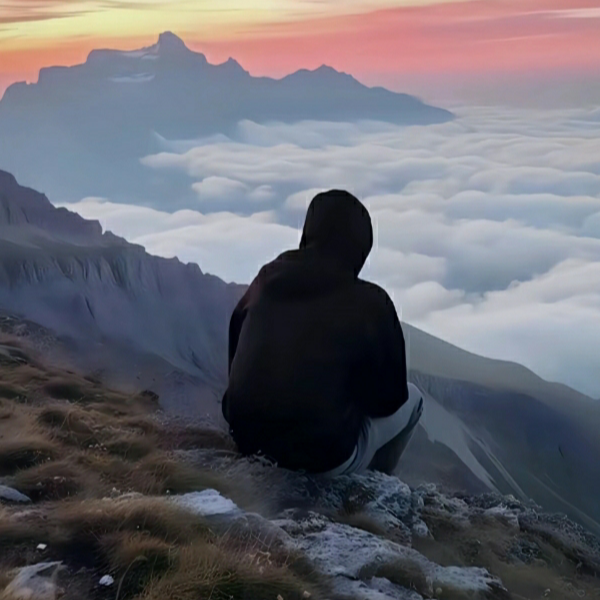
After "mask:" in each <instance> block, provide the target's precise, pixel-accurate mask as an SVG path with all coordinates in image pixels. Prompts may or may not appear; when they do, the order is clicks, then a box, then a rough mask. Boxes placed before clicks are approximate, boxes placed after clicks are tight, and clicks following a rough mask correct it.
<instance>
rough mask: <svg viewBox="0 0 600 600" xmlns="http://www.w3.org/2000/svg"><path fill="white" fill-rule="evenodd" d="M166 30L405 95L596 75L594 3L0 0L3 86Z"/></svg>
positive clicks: (252, 64)
mask: <svg viewBox="0 0 600 600" xmlns="http://www.w3.org/2000/svg"><path fill="white" fill-rule="evenodd" d="M164 30H172V31H173V32H174V33H176V34H178V35H179V36H181V37H182V38H184V39H185V41H186V42H187V43H188V45H189V46H190V47H192V48H193V49H196V50H199V51H203V52H204V53H205V54H206V55H207V56H208V58H209V60H211V61H213V62H220V61H222V60H226V59H227V58H228V57H229V56H233V57H234V58H236V59H237V60H238V61H239V62H240V63H241V64H242V65H243V66H244V67H245V68H246V69H248V70H249V71H250V72H251V73H252V74H256V75H265V74H266V75H272V76H276V77H278V76H283V75H285V74H287V73H289V72H291V71H294V70H296V69H298V68H301V67H305V68H316V67H318V66H320V65H321V64H323V63H327V64H329V65H331V66H333V67H335V68H337V69H339V70H343V71H346V72H350V73H352V74H353V75H355V76H356V77H358V78H359V79H360V80H361V81H363V82H365V83H367V84H371V85H375V84H381V85H385V86H387V87H390V88H392V89H398V90H402V91H413V92H419V91H423V92H427V90H429V91H430V92H431V90H432V89H434V90H437V91H438V92H439V88H440V85H443V86H444V87H447V88H452V87H453V86H454V87H457V85H458V83H460V88H461V89H462V90H468V89H470V86H471V87H472V86H475V87H476V88H478V89H479V90H480V91H481V90H482V89H483V90H484V91H485V90H486V89H488V88H490V87H492V88H494V90H497V91H498V92H500V91H501V90H502V89H504V88H505V87H506V80H507V78H514V79H515V80H519V81H520V82H521V83H522V84H523V85H525V84H527V85H529V86H531V85H532V78H533V81H534V82H535V81H538V80H539V81H541V82H542V83H544V82H546V83H547V82H548V81H556V80H561V78H563V79H564V80H565V81H567V80H568V81H569V87H571V88H573V87H574V86H575V87H578V89H579V88H581V87H582V86H583V88H585V89H588V87H589V85H590V79H592V78H594V75H595V79H596V80H597V73H598V72H600V0H467V1H465V0H463V1H457V0H446V1H443V0H344V2H340V1H339V0H168V1H167V0H2V1H0V93H1V90H2V89H3V88H4V87H6V86H7V85H8V84H10V83H11V82H13V81H15V80H28V81H35V80H36V79H37V73H38V70H39V68H40V67H42V66H48V65H57V64H64V65H71V64H76V63H79V62H83V61H84V60H85V58H86V56H87V54H88V53H89V51H90V50H92V49H94V48H98V47H114V48H122V49H133V48H138V47H141V46H143V45H149V44H151V43H153V42H154V41H155V40H156V37H157V35H158V34H159V33H160V32H162V31H164ZM584 91H585V90H584ZM430 95H431V94H430Z"/></svg>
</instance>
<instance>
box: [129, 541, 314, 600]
mask: <svg viewBox="0 0 600 600" xmlns="http://www.w3.org/2000/svg"><path fill="white" fill-rule="evenodd" d="M288 561H289V557H286V556H285V555H281V556H277V555H271V554H270V553H268V552H242V551H239V550H237V549H236V548H232V547H230V546H227V545H223V544H220V543H206V542H199V543H195V544H192V545H190V546H187V547H185V548H182V549H181V551H180V554H179V559H178V561H177V566H176V567H175V568H174V569H173V570H172V571H171V572H169V574H168V575H167V576H165V577H162V578H157V579H155V580H153V581H151V582H150V584H149V586H148V587H147V589H146V590H145V592H144V593H143V594H142V595H141V596H140V600H142V599H143V600H165V599H166V598H171V599H177V600H197V599H198V598H211V599H214V600H267V599H272V600H276V599H277V598H278V597H281V598H285V599H286V600H306V598H313V599H314V600H318V599H319V598H323V597H324V591H325V590H324V586H323V585H322V584H319V583H315V582H312V581H307V580H305V579H303V578H302V576H300V575H298V574H297V573H295V572H294V565H293V561H292V562H288Z"/></svg>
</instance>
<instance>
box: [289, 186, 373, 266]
mask: <svg viewBox="0 0 600 600" xmlns="http://www.w3.org/2000/svg"><path fill="white" fill-rule="evenodd" d="M372 247H373V226H372V224H371V217H370V216H369V212H368V211H367V209H366V208H365V206H364V205H363V204H362V203H361V202H360V201H359V200H358V199H357V198H355V197H354V196H353V195H352V194H350V193H349V192H346V191H343V190H331V191H329V192H322V193H321V194H317V195H316V196H315V197H314V198H313V201H312V202H311V203H310V206H309V207H308V212H307V214H306V221H305V222H304V230H303V232H302V239H301V241H300V248H308V249H314V250H315V251H317V252H319V253H322V254H323V255H326V256H327V257H329V258H332V259H334V260H335V261H336V262H338V263H340V264H341V265H342V266H347V267H348V268H349V269H351V270H352V272H353V274H354V276H355V277H358V274H359V273H360V271H361V269H362V268H363V266H364V264H365V261H366V260H367V257H368V256H369V253H370V252H371V248H372Z"/></svg>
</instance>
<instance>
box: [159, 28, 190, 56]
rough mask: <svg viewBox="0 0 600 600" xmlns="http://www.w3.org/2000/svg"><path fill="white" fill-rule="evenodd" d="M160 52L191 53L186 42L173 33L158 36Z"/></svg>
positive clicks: (168, 32) (166, 32)
mask: <svg viewBox="0 0 600 600" xmlns="http://www.w3.org/2000/svg"><path fill="white" fill-rule="evenodd" d="M157 46H158V50H159V51H167V52H169V51H179V52H181V51H186V52H187V51H189V49H188V47H187V46H186V45H185V42H184V41H183V40H182V39H181V38H180V37H178V36H177V35H175V34H174V33H173V32H171V31H165V32H164V33H161V34H160V35H159V36H158V44H157Z"/></svg>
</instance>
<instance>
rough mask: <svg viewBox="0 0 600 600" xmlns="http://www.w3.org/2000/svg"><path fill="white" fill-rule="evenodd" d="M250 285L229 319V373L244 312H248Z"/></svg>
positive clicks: (229, 372) (244, 316)
mask: <svg viewBox="0 0 600 600" xmlns="http://www.w3.org/2000/svg"><path fill="white" fill-rule="evenodd" d="M250 288H251V286H250V287H248V289H247V290H246V292H245V293H244V295H243V296H242V297H241V299H240V301H239V302H238V304H237V306H236V307H235V309H234V311H233V314H232V315H231V319H230V321H229V366H228V371H227V372H228V374H231V365H232V363H233V359H234V357H235V353H236V350H237V346H238V342H239V339H240V333H241V332H242V325H243V323H244V319H245V318H246V314H247V313H248V299H249V296H250Z"/></svg>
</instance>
